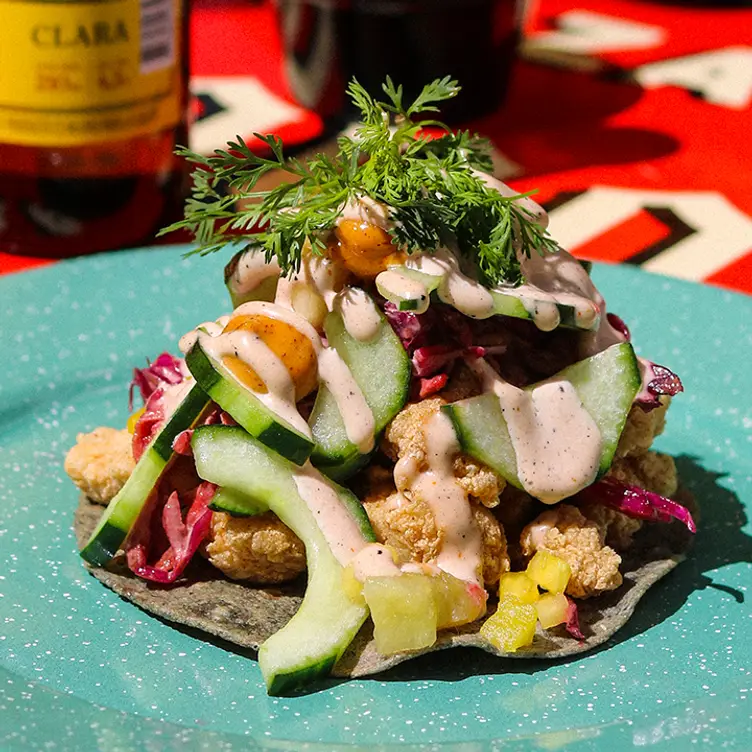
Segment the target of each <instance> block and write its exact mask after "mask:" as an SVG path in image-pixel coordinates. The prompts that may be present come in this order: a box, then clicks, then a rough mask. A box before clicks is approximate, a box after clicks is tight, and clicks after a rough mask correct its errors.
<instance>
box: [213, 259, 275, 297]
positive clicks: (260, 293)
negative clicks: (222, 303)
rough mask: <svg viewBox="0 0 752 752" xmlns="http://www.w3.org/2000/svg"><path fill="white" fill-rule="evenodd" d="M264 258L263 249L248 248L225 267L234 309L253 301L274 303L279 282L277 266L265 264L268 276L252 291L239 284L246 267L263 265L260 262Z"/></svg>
mask: <svg viewBox="0 0 752 752" xmlns="http://www.w3.org/2000/svg"><path fill="white" fill-rule="evenodd" d="M263 258H264V251H263V250H262V249H260V248H258V247H251V248H246V249H245V250H242V251H238V252H237V253H236V254H235V255H234V256H233V257H232V258H231V259H230V261H229V262H228V264H227V266H225V287H226V288H227V292H228V293H229V294H230V300H231V301H232V307H233V308H237V307H238V306H239V305H242V304H243V303H248V302H249V301H251V300H265V301H266V302H268V303H272V302H274V297H275V295H276V294H277V282H278V281H279V267H278V266H276V265H275V264H263V266H264V267H266V268H268V272H269V273H268V276H266V277H262V279H261V281H260V282H259V284H258V285H256V287H254V288H253V289H252V290H245V289H243V288H242V287H241V286H240V284H239V282H240V275H241V273H242V271H243V269H244V267H246V266H249V265H252V266H257V265H261V264H260V262H261V261H262V260H263Z"/></svg>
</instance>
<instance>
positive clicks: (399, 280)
mask: <svg viewBox="0 0 752 752" xmlns="http://www.w3.org/2000/svg"><path fill="white" fill-rule="evenodd" d="M377 282H378V285H379V287H380V288H382V289H384V290H386V291H388V292H390V293H391V294H392V295H394V296H395V297H397V298H400V299H402V300H414V301H417V305H416V307H415V308H414V309H413V310H414V311H415V312H416V313H425V312H426V310H427V309H428V305H429V302H430V298H429V292H428V289H427V288H426V286H425V285H424V284H423V283H422V282H421V281H420V280H418V279H413V278H412V277H408V276H407V275H406V274H401V273H400V272H398V271H397V270H396V269H395V268H392V269H387V270H386V271H385V272H381V274H379V275H378V277H377Z"/></svg>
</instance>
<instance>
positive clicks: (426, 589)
mask: <svg viewBox="0 0 752 752" xmlns="http://www.w3.org/2000/svg"><path fill="white" fill-rule="evenodd" d="M433 592H434V591H433V587H432V585H431V578H429V577H426V576H425V575H421V574H401V575H398V576H396V577H367V578H366V581H365V582H364V583H363V595H364V596H365V599H366V603H367V604H368V608H369V609H370V610H371V618H372V619H373V637H374V640H375V642H376V650H377V651H378V652H379V653H381V655H391V654H392V653H399V652H401V651H403V650H419V649H420V648H427V647H430V646H431V645H433V643H434V642H436V601H435V600H434V595H433Z"/></svg>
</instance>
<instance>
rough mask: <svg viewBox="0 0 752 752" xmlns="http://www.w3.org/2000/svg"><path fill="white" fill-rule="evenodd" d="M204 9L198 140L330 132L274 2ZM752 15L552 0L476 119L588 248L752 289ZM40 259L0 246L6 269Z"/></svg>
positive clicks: (575, 245)
mask: <svg viewBox="0 0 752 752" xmlns="http://www.w3.org/2000/svg"><path fill="white" fill-rule="evenodd" d="M191 24H192V29H191V31H192V70H193V74H194V79H193V85H192V88H193V90H194V92H195V93H197V94H204V95H208V96H210V97H211V98H212V99H213V100H214V101H216V102H217V103H219V104H220V105H221V107H219V108H215V109H217V110H218V111H217V112H216V113H214V114H212V115H209V116H207V117H204V118H203V119H202V120H200V121H199V122H198V123H197V124H196V125H195V127H194V131H193V135H192V138H193V147H194V148H196V149H199V150H204V151H209V150H211V149H213V148H214V147H216V146H219V145H222V144H223V143H224V141H225V140H226V139H227V138H228V137H233V136H234V135H235V134H236V133H238V132H239V133H246V134H250V133H251V132H253V131H263V132H269V131H274V132H278V133H279V134H280V135H281V136H282V137H283V138H284V139H285V140H286V141H287V142H291V143H295V142H297V143H300V142H303V141H306V140H308V139H311V138H313V137H315V136H316V135H318V134H319V133H320V132H321V122H320V120H319V118H318V117H316V116H315V115H313V114H312V113H310V112H307V111H305V110H303V109H301V108H299V107H297V106H296V105H294V104H291V103H290V101H289V98H288V96H287V89H286V86H285V82H284V80H283V75H282V69H281V65H280V59H281V49H280V42H279V38H278V35H277V33H276V27H275V21H274V14H273V10H272V8H271V6H270V4H268V3H261V4H248V3H245V2H237V3H232V2H230V3H228V2H220V1H219V0H214V1H213V2H207V1H206V0H204V2H196V3H194V7H193V15H192V20H191ZM750 29H752V10H736V9H728V8H717V7H710V3H708V7H706V8H698V7H697V6H693V5H689V4H688V5H678V4H670V3H660V4H658V3H648V2H627V1H626V0H601V1H598V0H581V1H580V2H577V3H576V4H572V3H571V2H566V1H565V0H541V2H540V3H539V4H538V5H537V7H532V8H531V9H530V14H529V17H528V21H527V40H526V42H525V45H524V48H523V51H522V60H521V61H520V62H519V63H518V65H517V67H516V69H515V72H514V76H513V80H512V85H511V90H510V94H509V97H508V100H507V102H506V104H505V106H504V107H503V108H502V109H501V110H500V111H499V112H498V113H496V114H494V115H491V116H488V117H485V118H483V119H481V120H477V121H475V122H473V123H469V124H468V125H469V126H470V127H472V128H474V129H477V130H479V131H480V132H482V133H483V134H485V135H487V136H489V137H490V138H491V139H492V140H493V142H494V143H495V145H496V147H497V148H498V149H499V151H500V152H501V155H503V158H502V160H501V164H502V172H504V173H506V175H507V179H508V181H509V182H510V183H511V184H512V185H513V186H514V187H515V188H518V189H519V190H530V189H532V188H536V189H538V191H539V193H538V196H537V198H538V200H539V201H541V202H542V203H544V204H545V205H546V206H547V207H548V209H549V211H550V213H551V220H552V221H551V230H552V233H553V234H554V236H555V237H556V238H557V239H558V240H559V241H560V242H561V243H562V245H564V246H565V247H567V248H569V249H570V250H572V251H574V252H576V253H577V254H578V255H580V256H582V257H586V258H593V259H599V260H605V261H612V262H622V263H633V264H641V265H642V266H643V267H644V268H646V269H650V270H653V271H657V272H661V273H664V274H670V275H674V276H678V277H683V278H686V279H694V280H700V281H705V282H709V283H712V284H717V285H722V286H724V287H728V288H731V289H736V290H740V291H743V292H747V293H752V219H751V218H750V215H752V160H751V159H750V157H751V156H752V153H751V152H752V149H750V132H751V131H752V117H750V104H751V103H752V47H750V46H749V37H750V33H749V32H750ZM39 263H42V262H39V261H36V260H33V259H27V258H21V257H13V256H9V255H7V254H0V273H3V272H10V271H18V270H21V269H24V268H29V267H31V266H34V265H38V264H39ZM44 263H48V262H44Z"/></svg>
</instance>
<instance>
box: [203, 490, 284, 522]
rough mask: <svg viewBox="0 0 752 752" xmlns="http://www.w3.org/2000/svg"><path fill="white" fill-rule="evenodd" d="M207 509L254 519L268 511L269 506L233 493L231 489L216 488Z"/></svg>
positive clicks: (244, 495)
mask: <svg viewBox="0 0 752 752" xmlns="http://www.w3.org/2000/svg"><path fill="white" fill-rule="evenodd" d="M209 509H211V510H213V511H215V512H226V513H227V514H231V515H232V516H233V517H255V516H256V515H257V514H263V513H264V512H266V511H267V510H268V509H269V505H268V504H267V503H266V502H265V501H261V500H260V499H254V498H253V497H251V496H248V495H247V494H241V493H238V492H237V491H233V490H232V489H231V488H218V489H217V490H216V491H215V492H214V496H213V497H212V500H211V502H209Z"/></svg>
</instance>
